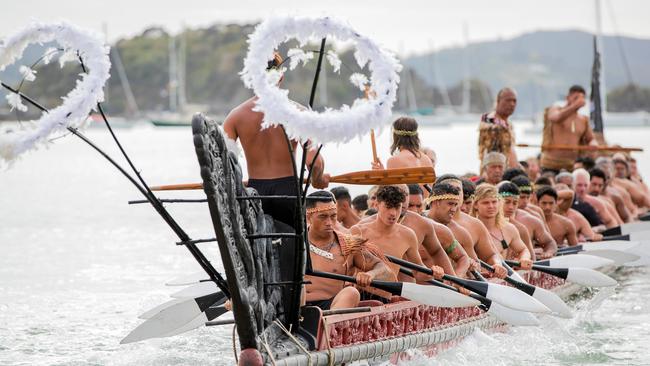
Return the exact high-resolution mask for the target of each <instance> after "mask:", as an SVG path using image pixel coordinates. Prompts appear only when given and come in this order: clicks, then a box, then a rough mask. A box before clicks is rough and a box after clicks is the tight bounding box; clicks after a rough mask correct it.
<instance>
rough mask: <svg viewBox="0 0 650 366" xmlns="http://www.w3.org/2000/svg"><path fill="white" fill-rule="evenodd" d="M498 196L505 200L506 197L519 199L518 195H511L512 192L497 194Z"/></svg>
mask: <svg viewBox="0 0 650 366" xmlns="http://www.w3.org/2000/svg"><path fill="white" fill-rule="evenodd" d="M499 196H501V198H506V197H519V194H517V193H512V192H499Z"/></svg>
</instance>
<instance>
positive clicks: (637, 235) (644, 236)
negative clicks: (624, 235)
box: [630, 228, 650, 241]
mask: <svg viewBox="0 0 650 366" xmlns="http://www.w3.org/2000/svg"><path fill="white" fill-rule="evenodd" d="M648 230H650V228H648ZM630 240H631V241H645V240H650V231H638V232H634V233H630Z"/></svg>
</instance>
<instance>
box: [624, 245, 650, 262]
mask: <svg viewBox="0 0 650 366" xmlns="http://www.w3.org/2000/svg"><path fill="white" fill-rule="evenodd" d="M628 253H629V254H633V255H638V256H639V257H640V258H639V259H637V260H635V261H632V262H627V263H625V265H626V266H631V267H636V266H647V265H649V264H650V241H648V242H640V243H639V245H637V246H635V247H634V248H631V249H630V250H629V251H628Z"/></svg>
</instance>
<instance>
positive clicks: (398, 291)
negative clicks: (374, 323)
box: [307, 270, 402, 296]
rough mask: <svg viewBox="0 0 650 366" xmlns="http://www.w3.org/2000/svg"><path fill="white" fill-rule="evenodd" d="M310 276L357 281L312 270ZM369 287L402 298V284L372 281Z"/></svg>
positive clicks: (344, 276)
mask: <svg viewBox="0 0 650 366" xmlns="http://www.w3.org/2000/svg"><path fill="white" fill-rule="evenodd" d="M307 274H308V275H310V276H315V277H321V278H329V279H330V280H338V281H344V282H351V283H355V284H356V283H357V279H356V278H354V277H352V276H346V275H342V274H338V273H331V272H322V271H315V270H312V271H310V272H309V273H307ZM370 286H372V287H375V288H378V289H380V290H384V291H388V292H390V293H391V294H393V295H397V296H402V283H401V282H389V281H376V280H373V281H371V282H370Z"/></svg>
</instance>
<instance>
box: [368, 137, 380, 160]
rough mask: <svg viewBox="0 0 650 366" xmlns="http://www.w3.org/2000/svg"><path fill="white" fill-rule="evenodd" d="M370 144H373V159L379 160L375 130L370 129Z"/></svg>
mask: <svg viewBox="0 0 650 366" xmlns="http://www.w3.org/2000/svg"><path fill="white" fill-rule="evenodd" d="M370 144H371V145H372V160H373V161H374V162H375V163H378V162H379V157H378V156H377V142H375V130H374V129H371V130H370Z"/></svg>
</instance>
